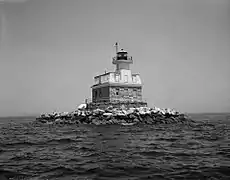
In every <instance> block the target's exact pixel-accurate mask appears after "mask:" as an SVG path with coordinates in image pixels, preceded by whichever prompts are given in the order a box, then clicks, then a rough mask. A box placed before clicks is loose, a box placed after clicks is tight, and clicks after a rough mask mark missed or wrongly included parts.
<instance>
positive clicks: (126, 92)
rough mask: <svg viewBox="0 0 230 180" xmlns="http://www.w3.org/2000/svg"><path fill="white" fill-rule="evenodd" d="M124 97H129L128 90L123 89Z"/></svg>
mask: <svg viewBox="0 0 230 180" xmlns="http://www.w3.org/2000/svg"><path fill="white" fill-rule="evenodd" d="M124 95H125V96H128V95H129V89H128V88H125V89H124Z"/></svg>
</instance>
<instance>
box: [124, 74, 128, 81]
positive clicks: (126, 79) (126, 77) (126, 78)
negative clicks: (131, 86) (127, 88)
mask: <svg viewBox="0 0 230 180" xmlns="http://www.w3.org/2000/svg"><path fill="white" fill-rule="evenodd" d="M125 82H126V83H127V82H128V75H125Z"/></svg>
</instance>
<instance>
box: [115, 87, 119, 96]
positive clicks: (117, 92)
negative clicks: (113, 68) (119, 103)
mask: <svg viewBox="0 0 230 180" xmlns="http://www.w3.org/2000/svg"><path fill="white" fill-rule="evenodd" d="M115 94H116V95H117V96H118V95H119V88H116V92H115Z"/></svg>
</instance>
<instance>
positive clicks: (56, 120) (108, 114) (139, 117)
mask: <svg viewBox="0 0 230 180" xmlns="http://www.w3.org/2000/svg"><path fill="white" fill-rule="evenodd" d="M36 122H39V123H44V124H95V125H107V124H121V125H134V124H138V123H142V124H172V123H185V124H188V123H192V122H194V121H193V120H192V119H190V118H189V117H188V116H186V115H185V114H183V113H179V112H177V111H174V110H170V109H159V108H149V107H139V108H129V109H122V108H109V107H108V108H107V109H105V110H102V109H95V110H86V109H78V110H76V111H73V112H70V113H68V112H62V113H58V112H53V113H49V114H42V115H41V116H39V117H38V118H36Z"/></svg>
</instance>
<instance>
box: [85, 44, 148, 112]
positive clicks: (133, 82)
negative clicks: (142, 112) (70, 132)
mask: <svg viewBox="0 0 230 180" xmlns="http://www.w3.org/2000/svg"><path fill="white" fill-rule="evenodd" d="M115 48H116V54H115V57H113V58H112V63H113V64H114V65H115V70H114V71H113V72H105V73H104V74H101V75H98V76H95V77H94V84H93V85H92V86H91V88H92V102H91V103H90V104H89V106H90V107H91V108H93V107H99V108H102V109H103V108H105V107H107V106H108V105H112V106H115V107H119V106H121V105H124V106H128V107H139V106H147V103H146V102H144V101H143V100H142V82H141V78H140V74H138V73H135V74H134V73H132V71H131V69H130V65H131V64H133V58H132V56H129V55H128V52H127V51H125V50H124V49H121V50H118V43H116V44H115Z"/></svg>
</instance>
